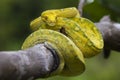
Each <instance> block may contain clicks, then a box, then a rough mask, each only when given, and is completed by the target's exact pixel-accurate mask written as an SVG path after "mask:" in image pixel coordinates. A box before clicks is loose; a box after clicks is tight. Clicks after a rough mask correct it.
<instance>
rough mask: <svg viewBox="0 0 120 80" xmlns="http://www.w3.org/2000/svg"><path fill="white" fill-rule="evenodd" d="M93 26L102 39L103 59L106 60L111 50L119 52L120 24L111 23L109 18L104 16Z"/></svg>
mask: <svg viewBox="0 0 120 80" xmlns="http://www.w3.org/2000/svg"><path fill="white" fill-rule="evenodd" d="M95 25H96V26H97V27H98V29H99V30H100V31H101V33H102V35H103V38H104V44H105V45H104V57H105V58H108V57H109V55H110V51H111V50H115V51H119V52H120V34H119V33H120V24H119V23H116V22H112V21H111V20H110V17H109V16H104V17H103V18H102V19H101V20H100V22H97V23H95Z"/></svg>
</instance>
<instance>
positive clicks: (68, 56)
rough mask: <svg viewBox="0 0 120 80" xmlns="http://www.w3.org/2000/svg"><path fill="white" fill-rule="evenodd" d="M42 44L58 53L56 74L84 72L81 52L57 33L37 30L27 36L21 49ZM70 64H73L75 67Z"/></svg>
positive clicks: (69, 74)
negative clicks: (58, 60)
mask: <svg viewBox="0 0 120 80" xmlns="http://www.w3.org/2000/svg"><path fill="white" fill-rule="evenodd" d="M36 35H37V36H36ZM44 42H46V43H48V44H49V45H50V46H52V47H53V49H55V50H56V52H57V53H58V56H59V58H60V65H59V67H58V68H57V71H55V72H56V73H57V74H60V75H65V76H72V75H78V74H81V73H83V72H84V70H85V65H84V58H83V55H82V52H81V51H80V50H79V49H78V47H76V45H75V44H74V43H73V42H72V41H71V40H70V39H69V38H68V37H66V36H64V35H63V34H60V33H59V32H56V31H52V30H47V29H40V30H37V31H35V32H33V33H32V34H31V35H30V36H28V38H27V39H26V40H25V42H24V43H23V46H22V49H26V48H29V47H32V46H34V45H35V44H40V43H44ZM71 63H74V64H75V65H73V64H71ZM55 72H54V74H55Z"/></svg>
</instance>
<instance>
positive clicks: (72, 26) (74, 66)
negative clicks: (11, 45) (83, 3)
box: [22, 7, 104, 76]
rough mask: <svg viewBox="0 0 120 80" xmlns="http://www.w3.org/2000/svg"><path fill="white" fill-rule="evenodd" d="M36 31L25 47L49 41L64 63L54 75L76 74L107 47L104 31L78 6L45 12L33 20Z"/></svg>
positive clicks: (81, 71)
mask: <svg viewBox="0 0 120 80" xmlns="http://www.w3.org/2000/svg"><path fill="white" fill-rule="evenodd" d="M30 28H31V29H32V30H33V31H34V32H33V33H32V34H31V35H30V36H28V38H27V39H26V40H25V41H24V43H23V46H22V49H26V48H29V47H32V46H34V45H36V44H40V43H44V42H47V43H48V44H49V45H50V46H52V48H53V49H55V50H56V52H57V54H58V56H59V58H60V64H59V66H58V68H57V69H56V70H55V71H54V72H53V73H52V74H59V75H63V76H75V75H78V74H81V73H83V72H84V70H85V62H84V58H91V57H93V56H95V55H97V54H99V53H100V52H101V51H102V49H103V46H104V42H103V38H102V35H101V33H100V31H99V30H98V29H97V27H96V26H95V25H94V23H93V22H92V21H90V20H89V19H86V18H83V17H80V14H79V12H78V10H77V9H76V8H75V7H70V8H63V9H52V10H46V11H43V12H42V14H41V16H39V17H38V18H36V19H34V20H33V21H31V23H30Z"/></svg>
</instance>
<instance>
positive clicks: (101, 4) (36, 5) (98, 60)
mask: <svg viewBox="0 0 120 80" xmlns="http://www.w3.org/2000/svg"><path fill="white" fill-rule="evenodd" d="M78 2H79V1H78V0H0V45H1V46H0V51H3V50H7V51H8V50H18V49H20V48H21V45H22V43H23V41H24V39H25V38H26V37H27V36H28V35H29V34H30V33H31V30H30V29H29V23H30V21H31V20H33V19H34V18H36V17H38V16H40V14H41V12H42V11H44V10H46V9H55V8H64V7H72V6H75V7H77V6H78ZM104 15H110V17H111V19H112V20H113V21H116V22H120V0H87V4H86V5H85V6H84V9H83V17H86V18H88V19H90V20H92V21H93V22H98V21H99V20H100V18H101V17H102V16H104ZM119 61H120V53H119V52H115V51H113V52H112V54H111V56H110V58H109V59H107V60H105V59H104V58H103V55H102V54H99V55H97V56H95V57H93V58H91V59H86V71H85V72H84V73H83V74H82V75H80V76H76V77H61V76H56V77H51V78H47V80H120V76H119V74H120V70H119V68H120V62H119ZM40 80H46V79H40Z"/></svg>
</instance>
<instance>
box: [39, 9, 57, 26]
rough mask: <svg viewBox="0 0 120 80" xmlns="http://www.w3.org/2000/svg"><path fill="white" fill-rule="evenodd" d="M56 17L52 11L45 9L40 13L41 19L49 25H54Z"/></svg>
mask: <svg viewBox="0 0 120 80" xmlns="http://www.w3.org/2000/svg"><path fill="white" fill-rule="evenodd" d="M56 18H57V15H56V13H55V12H54V11H50V10H47V11H44V12H43V13H42V14H41V19H42V20H43V21H44V22H45V23H47V24H48V25H49V26H55V24H56Z"/></svg>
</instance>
